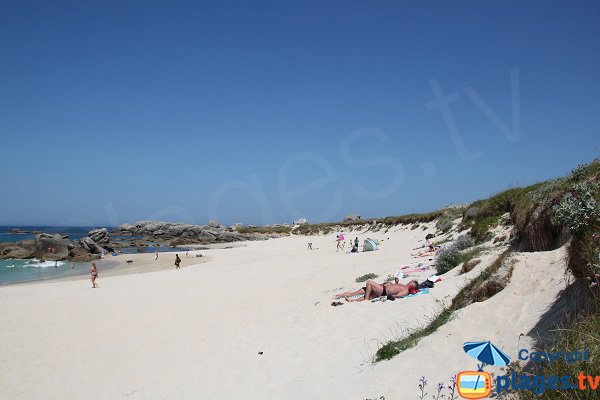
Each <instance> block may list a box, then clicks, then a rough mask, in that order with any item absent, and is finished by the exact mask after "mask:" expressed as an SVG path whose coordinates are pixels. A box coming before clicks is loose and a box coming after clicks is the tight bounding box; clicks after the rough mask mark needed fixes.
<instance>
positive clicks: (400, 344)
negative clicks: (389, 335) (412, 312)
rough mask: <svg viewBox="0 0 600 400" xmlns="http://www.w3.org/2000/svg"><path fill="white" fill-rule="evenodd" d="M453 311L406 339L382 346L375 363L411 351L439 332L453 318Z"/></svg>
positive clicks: (442, 315)
mask: <svg viewBox="0 0 600 400" xmlns="http://www.w3.org/2000/svg"><path fill="white" fill-rule="evenodd" d="M452 312H453V311H452V310H451V309H449V308H446V309H444V310H443V311H442V312H441V313H439V314H438V316H437V317H435V318H434V319H433V321H431V322H430V323H429V324H428V325H427V326H425V327H424V328H421V329H419V330H417V331H416V332H413V333H411V334H410V335H408V336H407V337H405V338H404V339H400V340H396V341H391V342H388V343H386V344H385V345H383V346H381V347H380V348H379V350H377V353H376V354H375V361H376V362H377V361H383V360H389V359H391V358H392V357H394V356H396V355H398V354H400V353H401V352H403V351H404V350H407V349H410V348H411V347H413V346H415V345H416V344H417V343H419V340H421V339H422V338H424V337H425V336H429V335H431V334H432V333H434V332H435V331H437V330H438V329H439V328H440V327H441V326H442V325H444V324H445V323H446V322H448V321H449V320H450V318H451V317H452Z"/></svg>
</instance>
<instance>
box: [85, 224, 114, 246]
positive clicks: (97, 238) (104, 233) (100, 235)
mask: <svg viewBox="0 0 600 400" xmlns="http://www.w3.org/2000/svg"><path fill="white" fill-rule="evenodd" d="M88 236H89V238H90V239H92V240H93V241H94V242H95V243H97V244H100V245H104V244H108V243H110V236H109V234H108V229H106V228H100V229H93V230H91V231H89V232H88Z"/></svg>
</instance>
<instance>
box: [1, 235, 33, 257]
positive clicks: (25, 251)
mask: <svg viewBox="0 0 600 400" xmlns="http://www.w3.org/2000/svg"><path fill="white" fill-rule="evenodd" d="M35 250H36V247H35V242H34V241H33V240H24V241H22V242H18V243H8V242H7V243H0V259H2V260H6V259H9V258H21V259H23V258H33V257H35Z"/></svg>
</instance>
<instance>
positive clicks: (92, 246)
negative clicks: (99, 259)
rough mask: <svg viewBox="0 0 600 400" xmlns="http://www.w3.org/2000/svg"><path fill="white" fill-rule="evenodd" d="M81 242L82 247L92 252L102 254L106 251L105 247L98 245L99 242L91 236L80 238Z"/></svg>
mask: <svg viewBox="0 0 600 400" xmlns="http://www.w3.org/2000/svg"><path fill="white" fill-rule="evenodd" d="M79 243H80V244H81V247H83V248H84V249H85V250H87V251H88V252H90V253H92V254H102V253H103V252H104V251H105V249H104V248H102V247H100V246H98V244H97V243H96V242H94V241H93V240H92V238H91V237H89V236H86V237H83V238H81V239H79Z"/></svg>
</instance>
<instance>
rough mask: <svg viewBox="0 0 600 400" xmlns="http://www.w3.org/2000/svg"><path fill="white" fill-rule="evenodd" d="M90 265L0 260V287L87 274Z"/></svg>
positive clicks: (64, 262)
mask: <svg viewBox="0 0 600 400" xmlns="http://www.w3.org/2000/svg"><path fill="white" fill-rule="evenodd" d="M89 269H90V263H69V262H67V261H57V262H56V263H55V262H54V261H40V260H38V259H36V258H32V259H30V260H13V259H9V260H0V285H7V284H11V283H21V282H29V281H37V280H42V279H51V278H59V277H63V276H70V275H84V274H89Z"/></svg>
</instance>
